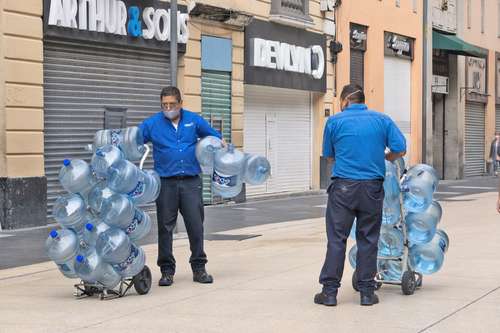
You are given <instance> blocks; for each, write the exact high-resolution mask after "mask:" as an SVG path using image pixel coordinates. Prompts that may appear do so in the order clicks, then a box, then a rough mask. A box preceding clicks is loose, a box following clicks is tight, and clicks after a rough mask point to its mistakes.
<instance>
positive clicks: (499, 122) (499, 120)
mask: <svg viewBox="0 0 500 333" xmlns="http://www.w3.org/2000/svg"><path fill="white" fill-rule="evenodd" d="M495 130H496V131H497V132H500V104H497V105H496V110H495Z"/></svg>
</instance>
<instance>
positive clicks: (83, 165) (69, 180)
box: [59, 159, 96, 194]
mask: <svg viewBox="0 0 500 333" xmlns="http://www.w3.org/2000/svg"><path fill="white" fill-rule="evenodd" d="M59 182H60V183H61V185H62V187H64V189H65V190H66V191H68V192H70V193H82V194H86V193H88V192H89V191H90V189H91V188H92V186H94V184H95V183H96V180H95V177H94V175H93V173H92V170H91V169H90V166H89V165H88V163H87V162H85V161H83V160H79V159H72V160H69V159H65V160H64V162H63V166H62V167H61V170H60V171H59Z"/></svg>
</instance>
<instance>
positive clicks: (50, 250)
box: [45, 229, 79, 279]
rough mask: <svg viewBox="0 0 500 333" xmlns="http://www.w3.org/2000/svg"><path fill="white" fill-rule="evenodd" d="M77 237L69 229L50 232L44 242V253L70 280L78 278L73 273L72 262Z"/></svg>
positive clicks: (76, 250) (75, 253)
mask: <svg viewBox="0 0 500 333" xmlns="http://www.w3.org/2000/svg"><path fill="white" fill-rule="evenodd" d="M78 245H79V244H78V237H77V235H76V234H75V233H74V232H73V231H71V230H69V229H61V230H52V231H51V232H50V234H49V237H48V238H47V240H46V241H45V251H46V253H47V256H48V257H49V258H50V259H52V260H53V261H54V262H55V263H56V264H57V267H58V268H59V271H61V273H62V274H63V275H64V276H66V277H68V278H70V279H75V278H77V277H78V275H76V272H75V267H74V260H75V257H76V255H77V253H78Z"/></svg>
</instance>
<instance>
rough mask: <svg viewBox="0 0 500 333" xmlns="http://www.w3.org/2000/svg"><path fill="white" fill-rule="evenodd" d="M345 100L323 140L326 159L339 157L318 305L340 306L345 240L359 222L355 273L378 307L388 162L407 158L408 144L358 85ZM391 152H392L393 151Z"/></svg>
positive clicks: (366, 298)
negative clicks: (370, 105) (372, 106)
mask: <svg viewBox="0 0 500 333" xmlns="http://www.w3.org/2000/svg"><path fill="white" fill-rule="evenodd" d="M340 101H341V106H342V111H343V112H341V113H339V114H336V115H334V116H332V117H330V118H329V119H328V121H327V123H326V126H325V131H324V136H323V156H325V157H327V158H329V159H334V160H335V164H334V166H333V171H332V183H331V185H330V186H329V188H328V204H327V211H326V232H327V238H328V246H327V252H326V259H325V263H324V265H323V269H322V270H321V273H320V277H319V282H320V283H321V284H322V285H323V290H322V292H321V293H319V294H316V296H315V297H314V302H315V303H317V304H323V305H328V306H333V305H337V290H338V288H339V287H340V281H341V279H342V274H343V271H344V261H345V252H346V242H347V238H348V236H349V232H350V230H351V227H352V224H353V221H354V218H357V223H356V243H357V246H358V254H357V259H356V274H357V279H358V282H357V283H358V289H359V291H360V293H361V300H360V303H361V305H373V304H377V303H378V297H377V295H375V275H376V273H377V252H378V239H379V235H380V227H381V224H382V206H383V200H384V188H383V181H384V176H385V161H384V159H387V160H389V161H394V160H396V159H397V158H400V157H402V156H404V154H405V152H406V142H405V138H404V136H403V134H402V133H401V131H400V130H399V129H398V128H397V127H396V125H395V124H394V122H393V121H392V120H391V119H390V118H389V117H388V116H387V115H384V114H383V113H379V112H375V111H371V110H368V108H367V106H366V105H365V104H364V103H365V95H364V93H363V89H362V88H361V87H360V86H359V85H356V84H350V85H347V86H345V87H344V89H343V90H342V94H341V96H340ZM386 148H389V150H390V151H389V152H388V153H386V152H385V151H386Z"/></svg>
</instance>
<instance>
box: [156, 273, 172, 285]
mask: <svg viewBox="0 0 500 333" xmlns="http://www.w3.org/2000/svg"><path fill="white" fill-rule="evenodd" d="M172 283H174V276H173V275H171V274H167V273H161V279H160V281H158V285H159V286H160V287H168V286H171V285H172Z"/></svg>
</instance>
